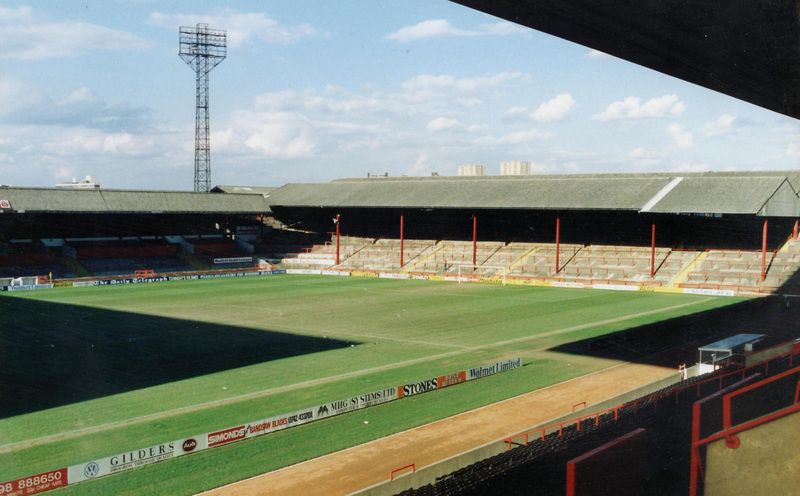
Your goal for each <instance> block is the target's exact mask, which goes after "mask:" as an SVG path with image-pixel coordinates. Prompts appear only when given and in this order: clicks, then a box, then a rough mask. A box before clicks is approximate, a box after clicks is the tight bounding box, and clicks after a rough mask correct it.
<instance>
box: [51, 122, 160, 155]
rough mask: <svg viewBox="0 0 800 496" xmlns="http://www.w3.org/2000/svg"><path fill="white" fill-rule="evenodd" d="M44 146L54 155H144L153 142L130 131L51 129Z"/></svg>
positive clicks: (149, 151)
mask: <svg viewBox="0 0 800 496" xmlns="http://www.w3.org/2000/svg"><path fill="white" fill-rule="evenodd" d="M48 138H49V139H48V140H47V141H45V143H44V148H45V149H46V150H47V151H49V152H51V153H54V154H56V155H96V156H131V157H136V156H144V155H148V154H149V153H151V152H152V150H153V147H154V143H153V141H152V140H151V139H149V138H147V137H145V136H134V135H133V134H130V133H105V132H102V131H98V130H96V129H82V128H67V129H60V130H51V134H50V135H49V137H48Z"/></svg>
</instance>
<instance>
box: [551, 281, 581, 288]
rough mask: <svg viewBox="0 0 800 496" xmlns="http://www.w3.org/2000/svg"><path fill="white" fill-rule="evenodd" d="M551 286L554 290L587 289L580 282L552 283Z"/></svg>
mask: <svg viewBox="0 0 800 496" xmlns="http://www.w3.org/2000/svg"><path fill="white" fill-rule="evenodd" d="M550 285H551V286H553V287H555V288H588V287H589V286H587V285H586V284H583V283H580V282H563V281H553V282H551V283H550Z"/></svg>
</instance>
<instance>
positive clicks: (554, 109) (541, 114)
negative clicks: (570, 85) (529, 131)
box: [503, 93, 575, 123]
mask: <svg viewBox="0 0 800 496" xmlns="http://www.w3.org/2000/svg"><path fill="white" fill-rule="evenodd" d="M574 106H575V99H574V98H572V95H570V94H569V93H563V94H561V95H558V96H556V97H553V98H551V99H550V100H547V101H545V102H542V103H541V104H540V105H539V106H538V107H537V108H536V110H533V111H532V110H531V109H530V108H528V107H525V106H521V107H511V108H510V109H508V110H506V112H505V114H503V120H504V121H505V122H518V121H534V122H539V123H547V122H558V121H561V120H563V119H564V118H565V117H566V116H567V114H569V112H570V110H572V107H574Z"/></svg>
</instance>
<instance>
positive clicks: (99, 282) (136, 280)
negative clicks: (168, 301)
mask: <svg viewBox="0 0 800 496" xmlns="http://www.w3.org/2000/svg"><path fill="white" fill-rule="evenodd" d="M285 273H286V271H280V270H275V271H272V270H248V271H239V272H226V273H224V274H190V275H185V276H156V277H126V278H116V279H95V280H93V281H75V282H73V283H72V287H73V288H78V287H82V286H112V285H117V284H145V283H150V282H163V281H194V280H197V279H223V278H228V277H246V276H268V275H273V274H285Z"/></svg>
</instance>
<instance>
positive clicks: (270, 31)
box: [150, 11, 319, 48]
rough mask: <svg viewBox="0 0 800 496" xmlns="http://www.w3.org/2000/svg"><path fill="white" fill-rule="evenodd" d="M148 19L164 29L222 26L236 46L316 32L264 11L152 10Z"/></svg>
mask: <svg viewBox="0 0 800 496" xmlns="http://www.w3.org/2000/svg"><path fill="white" fill-rule="evenodd" d="M150 22H151V23H152V24H155V25H156V26H160V27H163V28H167V29H176V27H177V26H195V25H196V24H197V23H200V22H204V23H207V24H208V25H209V27H211V28H214V29H224V30H226V31H227V35H228V47H230V48H240V47H242V46H245V45H247V44H249V43H252V42H253V41H256V40H257V41H261V42H264V43H277V44H284V43H291V42H294V41H297V40H299V39H303V38H309V37H313V36H317V35H318V34H319V33H318V32H317V30H316V29H314V27H313V26H311V25H310V24H307V23H304V24H299V25H297V26H284V25H283V24H281V23H279V22H278V21H276V20H275V19H273V18H271V17H269V16H268V15H267V14H265V13H264V12H243V13H239V12H232V11H224V12H222V13H217V14H163V13H161V12H153V13H152V14H150Z"/></svg>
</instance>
